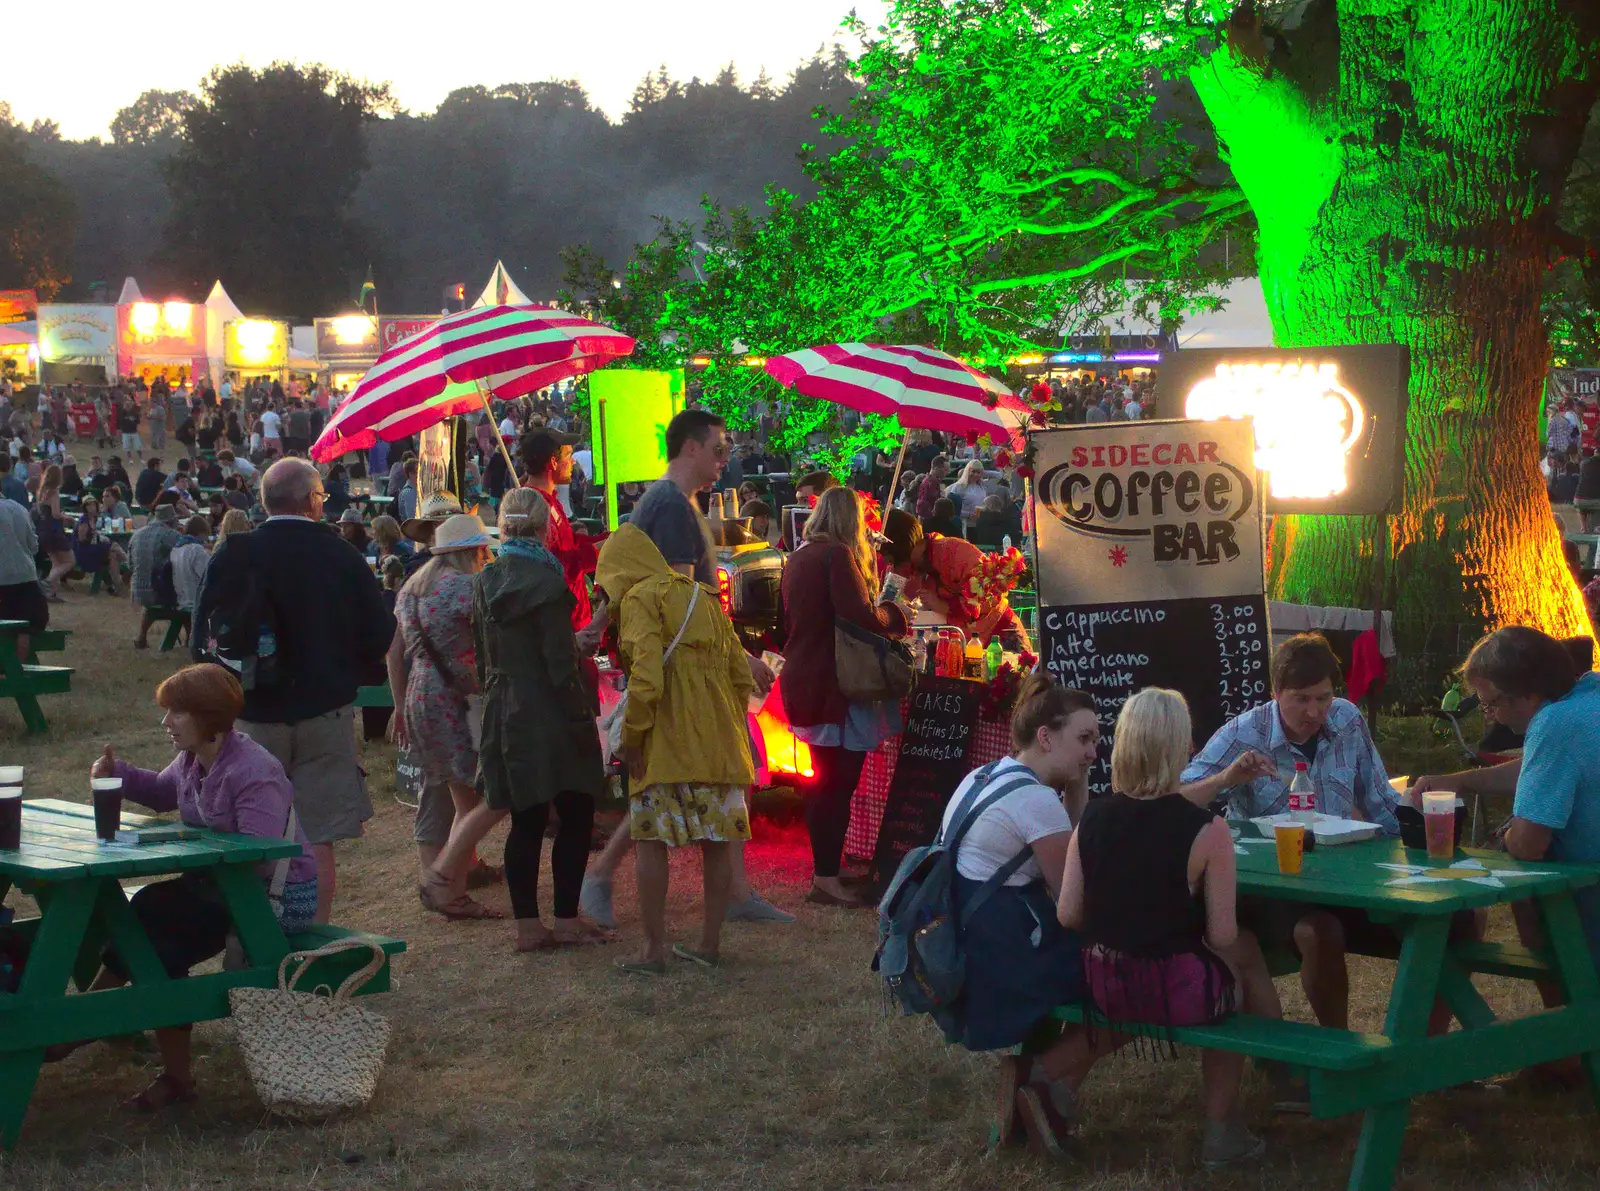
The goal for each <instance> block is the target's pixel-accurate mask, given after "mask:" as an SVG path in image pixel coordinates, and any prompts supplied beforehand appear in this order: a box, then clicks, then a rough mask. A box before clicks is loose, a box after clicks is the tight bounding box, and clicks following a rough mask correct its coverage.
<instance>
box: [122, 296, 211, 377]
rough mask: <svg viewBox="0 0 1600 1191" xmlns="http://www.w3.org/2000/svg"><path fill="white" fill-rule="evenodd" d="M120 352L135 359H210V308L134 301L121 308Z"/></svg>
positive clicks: (194, 303)
mask: <svg viewBox="0 0 1600 1191" xmlns="http://www.w3.org/2000/svg"><path fill="white" fill-rule="evenodd" d="M117 339H118V343H119V350H120V351H122V352H123V353H126V354H127V355H129V356H131V357H132V358H133V359H135V360H139V359H147V360H182V361H186V362H187V361H190V360H197V361H200V362H201V363H202V364H203V363H204V361H205V358H206V308H205V307H204V306H203V305H201V304H199V303H196V302H130V303H128V304H127V305H126V306H118V307H117Z"/></svg>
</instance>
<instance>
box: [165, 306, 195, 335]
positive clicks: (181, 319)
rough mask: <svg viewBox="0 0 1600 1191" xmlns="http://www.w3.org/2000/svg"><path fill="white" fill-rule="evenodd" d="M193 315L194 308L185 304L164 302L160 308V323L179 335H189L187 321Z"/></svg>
mask: <svg viewBox="0 0 1600 1191" xmlns="http://www.w3.org/2000/svg"><path fill="white" fill-rule="evenodd" d="M193 315H194V307H193V306H191V305H189V303H187V302H165V303H163V304H162V306H161V321H162V322H164V323H166V324H167V327H168V329H169V330H172V331H176V332H177V333H178V334H180V335H187V334H188V333H189V320H190V319H191V317H192V316H193Z"/></svg>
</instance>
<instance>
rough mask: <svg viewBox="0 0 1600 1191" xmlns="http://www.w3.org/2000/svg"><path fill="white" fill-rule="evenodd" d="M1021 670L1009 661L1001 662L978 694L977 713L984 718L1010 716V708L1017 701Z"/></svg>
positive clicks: (998, 718)
mask: <svg viewBox="0 0 1600 1191" xmlns="http://www.w3.org/2000/svg"><path fill="white" fill-rule="evenodd" d="M1022 675H1023V671H1021V670H1019V669H1017V667H1015V666H1013V665H1012V664H1011V663H1010V662H1001V663H1000V668H999V669H998V670H996V671H995V673H994V677H993V678H991V679H990V680H989V681H988V683H986V684H985V685H984V688H983V691H982V693H981V694H980V695H979V696H978V714H979V715H980V716H982V717H983V718H984V719H986V720H1006V719H1010V718H1011V709H1012V707H1014V706H1015V705H1016V702H1017V691H1018V689H1019V688H1020V687H1021V686H1022Z"/></svg>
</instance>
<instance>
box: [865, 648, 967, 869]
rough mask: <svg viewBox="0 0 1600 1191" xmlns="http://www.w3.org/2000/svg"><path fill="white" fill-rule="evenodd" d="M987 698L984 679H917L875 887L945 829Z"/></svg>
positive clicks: (881, 833)
mask: <svg viewBox="0 0 1600 1191" xmlns="http://www.w3.org/2000/svg"><path fill="white" fill-rule="evenodd" d="M982 697H983V684H982V683H980V682H971V681H968V680H966V679H961V678H931V677H928V676H927V675H921V676H919V677H918V678H917V685H916V689H915V690H913V691H912V692H911V699H910V707H909V709H908V711H907V713H906V721H905V728H904V729H903V730H902V731H901V734H900V752H899V755H898V758H897V759H896V761H895V768H894V779H893V780H892V781H891V782H890V783H889V793H888V795H887V797H886V799H885V801H884V805H883V821H882V822H881V823H880V824H879V826H878V843H877V846H876V847H875V848H874V849H873V855H872V870H871V881H872V883H873V884H874V885H877V886H881V885H884V884H886V883H887V882H888V880H889V878H891V877H893V876H894V874H895V870H896V869H897V868H899V867H900V861H901V860H903V859H905V855H906V853H907V852H909V851H911V850H912V849H913V848H920V847H922V846H923V845H925V844H930V843H932V842H933V838H934V836H936V835H937V834H938V833H939V824H940V822H941V821H942V820H943V819H944V808H945V805H946V804H947V803H948V802H949V801H950V796H951V795H952V794H954V793H955V792H956V787H957V786H959V785H960V784H961V779H962V778H964V777H966V776H967V773H968V772H969V771H970V770H971V768H972V766H971V765H969V764H968V763H967V755H968V753H969V751H970V750H971V748H972V742H973V739H974V738H975V735H976V733H977V728H978V703H979V701H980V699H981V698H982Z"/></svg>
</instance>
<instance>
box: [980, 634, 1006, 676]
mask: <svg viewBox="0 0 1600 1191" xmlns="http://www.w3.org/2000/svg"><path fill="white" fill-rule="evenodd" d="M1005 652H1006V651H1005V646H1003V645H1001V644H1000V638H999V637H990V638H989V648H988V649H986V650H985V651H984V654H983V676H984V677H985V678H987V679H990V680H991V681H992V680H993V678H994V676H995V675H996V674H997V673H999V671H1000V662H1001V660H1002V659H1003V658H1004V657H1005Z"/></svg>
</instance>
